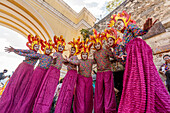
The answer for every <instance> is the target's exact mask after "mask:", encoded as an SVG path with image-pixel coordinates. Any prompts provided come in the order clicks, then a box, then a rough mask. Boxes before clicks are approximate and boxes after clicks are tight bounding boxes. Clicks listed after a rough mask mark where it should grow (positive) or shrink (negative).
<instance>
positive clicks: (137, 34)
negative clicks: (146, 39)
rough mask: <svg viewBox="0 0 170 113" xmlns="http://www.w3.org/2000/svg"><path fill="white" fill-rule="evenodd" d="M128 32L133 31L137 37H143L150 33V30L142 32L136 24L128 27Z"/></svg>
mask: <svg viewBox="0 0 170 113" xmlns="http://www.w3.org/2000/svg"><path fill="white" fill-rule="evenodd" d="M128 30H129V31H131V32H132V33H133V35H134V36H135V37H136V36H142V35H144V34H146V33H147V32H148V30H142V29H141V28H139V27H138V26H137V25H135V24H130V25H128Z"/></svg>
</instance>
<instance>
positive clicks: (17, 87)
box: [0, 35, 39, 113]
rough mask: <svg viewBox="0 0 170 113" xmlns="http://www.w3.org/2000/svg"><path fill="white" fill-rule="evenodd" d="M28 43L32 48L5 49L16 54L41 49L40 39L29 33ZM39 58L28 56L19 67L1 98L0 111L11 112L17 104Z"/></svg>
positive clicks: (31, 52)
mask: <svg viewBox="0 0 170 113" xmlns="http://www.w3.org/2000/svg"><path fill="white" fill-rule="evenodd" d="M26 45H27V46H28V48H29V49H30V50H22V49H14V48H13V47H9V48H6V49H5V50H6V51H7V52H14V53H16V54H18V53H19V52H22V53H27V54H36V53H37V51H38V50H39V39H38V38H37V37H33V36H31V35H29V36H28V42H27V44H26ZM37 60H38V58H32V57H29V56H26V57H25V60H24V61H23V62H22V63H21V64H20V65H19V66H18V67H17V69H16V70H15V72H14V73H13V75H12V77H11V78H10V80H9V83H8V85H7V86H6V88H5V91H4V92H3V94H2V97H1V98H0V113H11V111H12V109H13V107H15V106H16V105H17V103H18V101H19V99H20V97H21V95H22V94H23V91H24V89H25V87H26V85H27V84H28V81H29V80H30V78H31V77H32V73H33V71H34V66H35V64H36V62H37Z"/></svg>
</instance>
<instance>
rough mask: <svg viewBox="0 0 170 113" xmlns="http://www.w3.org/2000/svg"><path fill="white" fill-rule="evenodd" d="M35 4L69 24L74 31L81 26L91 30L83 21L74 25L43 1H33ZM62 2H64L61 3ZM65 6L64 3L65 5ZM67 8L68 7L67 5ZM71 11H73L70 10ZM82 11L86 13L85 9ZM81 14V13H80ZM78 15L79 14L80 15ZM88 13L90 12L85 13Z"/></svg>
mask: <svg viewBox="0 0 170 113" xmlns="http://www.w3.org/2000/svg"><path fill="white" fill-rule="evenodd" d="M34 1H35V2H36V3H37V4H39V5H40V6H42V7H43V8H45V9H46V10H48V12H50V13H52V14H54V15H55V16H56V17H58V18H60V19H61V20H62V21H64V22H66V23H67V24H69V25H70V26H71V27H73V28H74V29H76V30H77V29H79V27H80V26H81V25H84V26H86V27H87V28H91V27H92V26H91V25H90V24H88V23H87V22H86V21H85V20H84V19H82V20H80V21H79V22H78V23H77V24H75V23H74V22H73V21H71V20H70V19H69V18H67V17H66V16H65V15H63V14H62V13H60V12H59V11H58V10H57V9H55V8H54V7H52V6H51V5H50V4H48V3H47V2H45V1H43V0H34ZM58 1H60V2H61V1H62V0H58ZM63 2H64V1H63ZM65 4H66V3H65ZM67 7H69V6H68V5H67ZM72 10H73V9H72ZM82 10H83V11H86V12H87V11H88V10H87V9H86V8H83V9H82ZM80 13H81V11H80ZM80 13H79V14H80ZM87 13H90V12H87ZM77 16H78V14H77Z"/></svg>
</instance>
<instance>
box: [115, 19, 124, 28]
mask: <svg viewBox="0 0 170 113" xmlns="http://www.w3.org/2000/svg"><path fill="white" fill-rule="evenodd" d="M114 27H115V29H117V30H118V31H122V30H123V29H124V28H125V24H124V22H123V21H122V20H118V21H117V22H116V23H115V25H114Z"/></svg>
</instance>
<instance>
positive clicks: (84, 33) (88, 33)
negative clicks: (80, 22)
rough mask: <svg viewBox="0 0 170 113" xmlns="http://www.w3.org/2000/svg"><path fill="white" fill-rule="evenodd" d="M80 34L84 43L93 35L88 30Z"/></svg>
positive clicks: (83, 30) (82, 30)
mask: <svg viewBox="0 0 170 113" xmlns="http://www.w3.org/2000/svg"><path fill="white" fill-rule="evenodd" d="M80 33H81V35H82V36H83V39H84V41H85V40H86V38H89V36H90V35H92V32H90V31H89V30H88V29H81V30H80Z"/></svg>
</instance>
